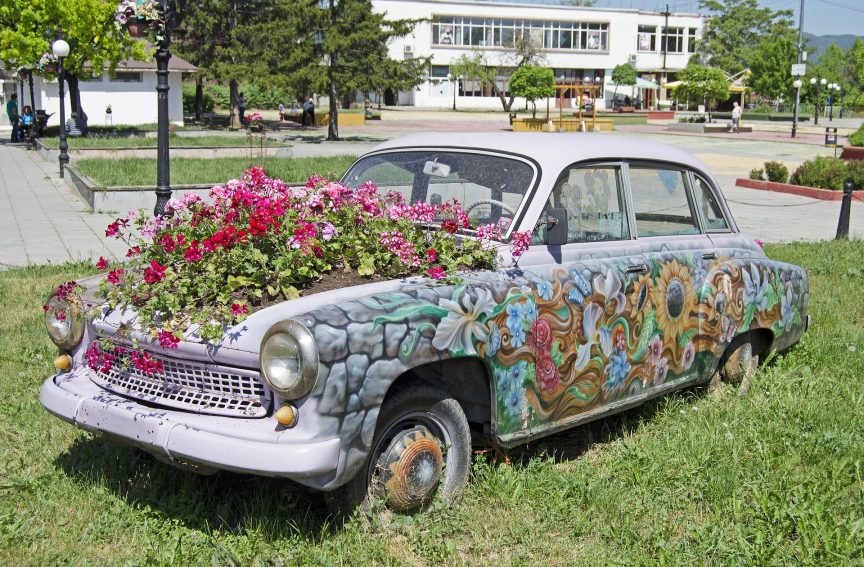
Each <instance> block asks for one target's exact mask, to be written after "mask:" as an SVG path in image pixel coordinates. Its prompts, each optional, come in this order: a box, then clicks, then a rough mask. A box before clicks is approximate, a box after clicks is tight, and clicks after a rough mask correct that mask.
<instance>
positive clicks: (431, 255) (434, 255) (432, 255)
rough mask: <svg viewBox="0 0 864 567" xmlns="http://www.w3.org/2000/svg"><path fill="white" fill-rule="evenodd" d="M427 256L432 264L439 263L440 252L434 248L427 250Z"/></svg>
mask: <svg viewBox="0 0 864 567" xmlns="http://www.w3.org/2000/svg"><path fill="white" fill-rule="evenodd" d="M426 256H428V257H429V261H430V262H437V261H438V251H437V250H435V249H434V248H430V249H429V250H427V251H426Z"/></svg>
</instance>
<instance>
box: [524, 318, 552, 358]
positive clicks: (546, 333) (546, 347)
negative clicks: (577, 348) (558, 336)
mask: <svg viewBox="0 0 864 567" xmlns="http://www.w3.org/2000/svg"><path fill="white" fill-rule="evenodd" d="M554 338H555V337H554V336H553V335H552V326H551V325H550V324H549V321H548V320H547V319H543V318H542V317H541V318H539V319H535V320H534V322H533V323H532V324H531V336H530V339H529V341H530V344H531V346H532V347H533V348H534V350H535V351H536V352H538V353H543V354H549V353H550V352H551V351H552V341H553V340H554Z"/></svg>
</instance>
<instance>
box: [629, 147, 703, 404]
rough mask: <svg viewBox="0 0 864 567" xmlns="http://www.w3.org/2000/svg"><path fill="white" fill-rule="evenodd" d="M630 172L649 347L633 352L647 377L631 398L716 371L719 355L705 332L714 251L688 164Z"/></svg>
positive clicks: (638, 166)
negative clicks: (642, 259)
mask: <svg viewBox="0 0 864 567" xmlns="http://www.w3.org/2000/svg"><path fill="white" fill-rule="evenodd" d="M626 171H627V181H628V184H629V186H630V196H631V207H632V211H633V218H632V222H633V226H634V229H635V235H636V238H637V240H638V242H639V247H640V250H641V253H642V255H643V256H644V257H645V259H646V261H647V265H646V268H647V270H646V271H645V272H644V274H642V275H641V277H640V282H639V286H640V289H642V290H644V292H642V293H643V295H644V296H645V309H644V310H643V313H642V315H641V325H642V332H641V337H640V338H641V340H642V341H643V342H644V343H645V344H646V346H647V348H646V349H645V350H644V351H643V350H641V349H639V350H637V352H634V353H633V359H632V361H631V364H634V365H637V364H638V366H639V369H638V374H639V375H640V376H641V378H642V380H641V381H640V384H639V387H634V388H633V389H632V390H631V391H630V395H639V394H640V393H641V392H642V391H644V390H653V391H654V393H656V391H658V390H659V391H665V390H669V389H674V388H676V387H678V386H680V385H681V384H682V383H685V382H689V381H694V380H697V379H699V378H705V377H707V374H708V373H710V372H712V371H713V369H714V366H715V364H716V354H717V353H716V348H714V347H715V345H714V341H713V340H712V338H711V337H708V336H706V335H705V334H704V331H705V328H704V314H705V313H706V311H707V309H708V297H707V296H708V295H709V293H708V290H710V287H711V284H710V283H709V282H707V278H708V277H709V274H710V273H711V271H712V269H713V267H714V266H715V265H716V262H717V254H716V251H715V249H714V245H713V243H712V242H711V239H710V238H708V236H707V235H706V234H705V231H704V229H703V220H702V216H703V213H702V212H701V211H700V210H699V207H698V205H697V202H696V199H695V198H694V195H693V191H692V179H693V178H692V175H691V173H690V172H689V171H688V170H687V169H686V168H682V167H678V166H675V165H670V164H664V163H639V162H634V163H628V164H627V167H626ZM715 220H716V219H715Z"/></svg>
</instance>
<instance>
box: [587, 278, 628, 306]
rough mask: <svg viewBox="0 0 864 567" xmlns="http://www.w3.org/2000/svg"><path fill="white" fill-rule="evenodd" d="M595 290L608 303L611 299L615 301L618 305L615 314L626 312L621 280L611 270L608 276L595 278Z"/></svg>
mask: <svg viewBox="0 0 864 567" xmlns="http://www.w3.org/2000/svg"><path fill="white" fill-rule="evenodd" d="M593 283H594V289H595V290H597V291H599V292H600V293H601V294H602V295H603V297H605V298H606V302H607V303H608V302H609V301H610V300H611V299H614V300H615V301H616V302H617V303H616V304H615V313H621V312H622V311H624V294H623V293H621V280H620V279H619V278H618V276H617V275H615V273H614V272H613V271H612V269H611V268H610V269H609V270H608V271H607V272H606V276H605V277H604V276H603V275H602V274H597V275H596V276H594V282H593Z"/></svg>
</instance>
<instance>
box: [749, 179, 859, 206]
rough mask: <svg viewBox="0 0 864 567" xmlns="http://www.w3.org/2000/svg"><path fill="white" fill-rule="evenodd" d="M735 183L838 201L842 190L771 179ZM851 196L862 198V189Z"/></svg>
mask: <svg viewBox="0 0 864 567" xmlns="http://www.w3.org/2000/svg"><path fill="white" fill-rule="evenodd" d="M735 185H737V186H738V187H747V188H748V189H759V190H761V191H776V192H777V193H789V194H792V195H801V196H802V197H810V198H811V199H821V200H823V201H840V200H842V199H843V191H834V190H831V189H818V188H816V187H804V186H803V185H792V184H790V183H775V182H773V181H759V180H757V179H738V180H736V181H735ZM852 196H853V197H855V198H856V199H864V191H853V192H852Z"/></svg>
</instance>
